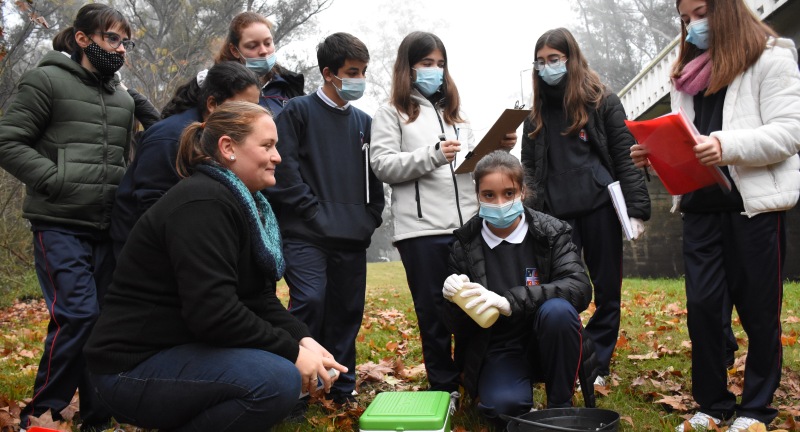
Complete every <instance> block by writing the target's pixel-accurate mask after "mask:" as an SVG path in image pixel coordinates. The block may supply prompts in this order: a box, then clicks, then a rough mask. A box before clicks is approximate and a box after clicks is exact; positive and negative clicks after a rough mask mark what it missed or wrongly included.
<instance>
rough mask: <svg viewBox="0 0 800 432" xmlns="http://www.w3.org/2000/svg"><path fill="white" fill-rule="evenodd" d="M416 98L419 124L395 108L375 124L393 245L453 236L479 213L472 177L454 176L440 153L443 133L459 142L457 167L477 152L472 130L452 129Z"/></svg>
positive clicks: (375, 162) (375, 164)
mask: <svg viewBox="0 0 800 432" xmlns="http://www.w3.org/2000/svg"><path fill="white" fill-rule="evenodd" d="M411 96H412V98H414V100H416V101H417V102H419V105H420V113H419V117H417V119H416V120H415V121H413V122H411V123H407V116H405V115H403V114H400V113H399V112H398V111H397V109H396V108H395V107H394V106H393V105H391V104H386V105H384V106H382V107H380V108H379V109H378V111H377V112H376V113H375V116H373V118H372V143H370V163H371V165H372V171H373V172H374V173H375V176H377V177H378V179H379V180H381V181H383V182H384V183H388V184H389V185H390V186H391V187H392V216H393V219H394V237H393V238H392V241H393V242H396V241H399V240H405V239H409V238H415V237H423V236H431V235H452V234H453V230H455V229H456V228H459V227H460V226H461V225H462V224H463V223H465V222H466V221H468V220H469V219H470V218H471V217H472V216H474V215H475V214H476V213H477V211H478V200H477V197H476V194H475V185H474V183H473V181H472V175H471V174H455V175H453V174H452V172H451V169H450V166H449V164H448V163H447V159H446V158H445V156H444V153H442V151H441V149H439V150H437V149H436V143H437V142H438V141H439V138H438V137H439V135H440V134H442V133H444V135H445V136H446V139H448V140H450V139H458V140H459V141H460V142H461V151H460V152H459V153H458V154H457V155H456V158H457V159H456V161H455V162H456V163H460V160H461V158H462V157H463V156H464V155H466V154H467V153H468V152H469V151H470V150H472V149H473V148H474V147H475V142H474V141H475V140H474V137H473V134H472V129H471V127H470V125H469V124H468V123H464V124H456V125H448V124H446V123H444V119H443V118H442V114H441V111H440V110H439V109H438V108H434V106H433V105H432V104H431V103H430V102H429V101H428V100H427V99H425V98H424V97H423V96H422V95H421V94H420V93H419V92H418V91H417V90H413V91H412V94H411ZM461 118H465V116H464V114H463V113H462V114H461ZM440 119H441V123H440ZM456 135H458V138H456Z"/></svg>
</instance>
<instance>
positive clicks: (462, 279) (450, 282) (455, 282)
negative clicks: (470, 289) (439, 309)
mask: <svg viewBox="0 0 800 432" xmlns="http://www.w3.org/2000/svg"><path fill="white" fill-rule="evenodd" d="M467 282H469V278H468V277H467V275H463V274H462V275H457V274H455V273H453V274H451V275H450V276H448V277H447V279H445V280H444V286H443V287H442V296H444V298H446V299H447V300H450V301H453V296H454V295H456V293H457V292H458V291H459V290H460V289H461V287H462V286H464V284H465V283H467Z"/></svg>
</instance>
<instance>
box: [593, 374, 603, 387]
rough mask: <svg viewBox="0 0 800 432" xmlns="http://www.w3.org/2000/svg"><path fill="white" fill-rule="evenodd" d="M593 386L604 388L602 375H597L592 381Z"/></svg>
mask: <svg viewBox="0 0 800 432" xmlns="http://www.w3.org/2000/svg"><path fill="white" fill-rule="evenodd" d="M594 385H596V386H600V387H605V386H606V379H605V378H603V376H602V375H598V376H597V378H595V379H594Z"/></svg>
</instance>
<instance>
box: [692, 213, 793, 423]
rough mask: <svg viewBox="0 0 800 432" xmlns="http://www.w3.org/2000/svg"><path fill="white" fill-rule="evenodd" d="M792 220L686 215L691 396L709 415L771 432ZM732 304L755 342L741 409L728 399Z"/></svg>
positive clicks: (777, 215) (772, 215) (765, 216)
mask: <svg viewBox="0 0 800 432" xmlns="http://www.w3.org/2000/svg"><path fill="white" fill-rule="evenodd" d="M785 220H786V214H785V212H771V213H764V214H760V215H757V216H754V217H752V218H748V217H747V216H743V215H741V214H739V213H738V212H720V213H704V214H698V213H685V214H684V215H683V259H684V262H685V270H686V309H687V311H688V317H687V318H688V319H687V324H688V327H689V337H690V338H691V340H692V395H693V396H694V399H695V401H696V402H697V403H698V404H699V405H700V411H702V412H704V413H706V414H709V415H712V416H714V417H717V418H726V419H727V418H730V417H731V416H733V414H734V413H735V414H737V415H738V416H740V417H741V416H745V417H751V418H755V419H758V420H759V421H762V422H764V423H765V424H769V423H770V422H771V421H772V419H774V418H775V417H776V416H777V414H778V413H777V411H776V410H775V409H774V408H772V407H771V406H770V405H771V403H772V398H773V396H774V394H775V390H776V389H777V388H778V384H779V383H780V378H781V365H782V351H781V349H782V348H781V323H780V316H781V302H782V298H783V275H782V273H781V268H782V267H783V261H784V252H785V250H786V228H785V225H784V224H785ZM726 296H729V297H730V299H731V301H732V302H733V305H734V306H735V307H736V310H737V311H738V312H739V318H740V319H741V321H742V327H743V328H744V331H745V333H747V338H748V340H749V345H748V350H747V362H746V363H745V373H744V389H743V391H742V400H741V403H740V404H739V405H736V396H734V394H733V393H731V392H730V391H728V386H727V373H726V370H725V362H724V358H725V346H726V344H727V343H728V339H727V338H726V337H725V326H724V325H723V323H724V321H725V320H724V319H723V316H722V313H723V312H724V313H726V314H729V313H730V309H725V308H724V307H723V304H724V299H725V297H726ZM727 318H728V319H730V317H727Z"/></svg>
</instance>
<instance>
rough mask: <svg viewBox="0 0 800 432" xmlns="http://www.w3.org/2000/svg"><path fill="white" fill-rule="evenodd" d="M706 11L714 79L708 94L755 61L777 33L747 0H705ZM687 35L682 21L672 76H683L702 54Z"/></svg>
mask: <svg viewBox="0 0 800 432" xmlns="http://www.w3.org/2000/svg"><path fill="white" fill-rule="evenodd" d="M680 5H681V0H676V1H675V8H676V9H677V8H678V7H679V6H680ZM706 11H707V12H706V17H707V18H708V27H709V45H708V53H709V55H710V56H711V82H710V83H709V85H708V89H707V90H706V92H705V94H706V96H708V95H710V94H714V93H716V92H718V91H719V90H721V89H722V88H723V87H726V86H728V85H729V84H730V83H732V82H733V80H734V79H735V78H736V77H737V76H738V75H739V74H741V73H742V72H744V71H746V70H747V69H748V68H749V67H750V66H752V65H753V64H755V62H756V61H758V59H759V57H761V54H762V53H763V52H764V50H765V49H766V48H767V39H768V38H769V37H773V38H777V37H778V35H777V33H775V31H774V30H772V28H770V27H769V26H768V25H766V24H764V23H763V22H761V20H760V19H758V17H757V16H756V15H755V14H754V13H753V11H751V10H750V8H749V7H748V6H747V5H746V4H745V2H744V0H723V1H717V0H706ZM686 36H687V30H686V23H685V22H683V21H682V20H681V42H680V52H679V53H678V59H677V60H676V61H675V63H674V64H673V65H672V78H678V77H680V76H681V74H682V73H683V68H684V67H685V66H686V64H687V63H689V62H690V61H692V60H693V59H694V58H695V57H697V56H698V55H700V54H701V53H702V51H701V50H700V49H699V48H697V47H696V46H694V45H692V44H690V43H688V42H686Z"/></svg>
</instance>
